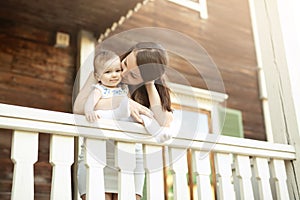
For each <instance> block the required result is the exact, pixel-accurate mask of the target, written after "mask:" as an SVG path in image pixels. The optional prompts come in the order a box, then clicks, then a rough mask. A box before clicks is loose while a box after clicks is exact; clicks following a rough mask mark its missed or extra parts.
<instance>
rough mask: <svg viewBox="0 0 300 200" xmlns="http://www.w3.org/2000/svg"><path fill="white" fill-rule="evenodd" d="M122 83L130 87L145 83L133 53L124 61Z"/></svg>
mask: <svg viewBox="0 0 300 200" xmlns="http://www.w3.org/2000/svg"><path fill="white" fill-rule="evenodd" d="M121 65H122V69H123V72H122V82H123V83H125V84H128V85H138V84H141V83H143V82H144V81H143V78H142V75H141V72H140V70H139V68H138V66H137V63H136V56H135V54H134V53H133V52H131V53H130V54H129V55H128V56H127V57H126V58H125V59H124V60H122V63H121Z"/></svg>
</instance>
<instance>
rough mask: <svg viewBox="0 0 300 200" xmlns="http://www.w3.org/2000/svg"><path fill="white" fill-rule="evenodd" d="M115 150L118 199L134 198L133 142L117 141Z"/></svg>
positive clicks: (134, 165)
mask: <svg viewBox="0 0 300 200" xmlns="http://www.w3.org/2000/svg"><path fill="white" fill-rule="evenodd" d="M115 152H116V166H117V167H119V168H120V171H119V185H118V191H119V200H128V199H135V184H134V169H135V167H136V160H135V144H134V143H124V142H117V144H116V151H115Z"/></svg>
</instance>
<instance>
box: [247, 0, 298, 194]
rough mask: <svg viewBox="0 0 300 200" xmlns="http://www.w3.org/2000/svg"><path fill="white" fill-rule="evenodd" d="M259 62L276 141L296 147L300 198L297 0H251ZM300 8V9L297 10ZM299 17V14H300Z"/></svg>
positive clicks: (294, 169) (293, 182)
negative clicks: (263, 76) (262, 72)
mask: <svg viewBox="0 0 300 200" xmlns="http://www.w3.org/2000/svg"><path fill="white" fill-rule="evenodd" d="M249 3H250V11H251V19H252V26H253V34H254V39H255V46H256V54H257V62H258V65H259V67H261V68H262V69H263V71H264V75H265V80H266V81H265V83H266V91H267V100H268V107H269V110H268V113H269V116H270V118H269V120H270V125H271V129H272V130H271V132H272V134H273V135H272V136H273V137H272V140H273V141H274V142H277V143H288V144H291V145H293V146H294V147H295V148H296V156H297V158H296V160H295V161H293V162H292V163H291V164H287V174H288V184H289V189H290V191H289V192H290V195H292V196H291V198H294V199H299V197H300V194H299V193H300V192H299V190H300V171H299V169H300V134H299V126H300V118H299V117H300V116H299V114H300V105H299V102H300V91H299V88H296V87H298V86H299V84H300V79H299V74H300V70H299V66H300V57H299V52H300V51H299V50H300V37H299V34H300V33H299V29H298V28H297V27H298V24H299V23H300V19H299V18H296V15H297V12H296V10H299V9H300V4H299V3H298V2H297V1H296V0H291V1H282V0H249ZM297 8H298V9H297ZM298 16H299V15H298Z"/></svg>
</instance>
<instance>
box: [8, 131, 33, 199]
mask: <svg viewBox="0 0 300 200" xmlns="http://www.w3.org/2000/svg"><path fill="white" fill-rule="evenodd" d="M38 135H39V134H38V133H35V132H27V131H14V133H13V137H12V147H11V159H12V161H13V163H14V175H13V185H12V194H11V199H12V200H19V199H28V200H30V199H32V200H33V199H34V173H33V164H34V163H35V162H36V161H37V158H38Z"/></svg>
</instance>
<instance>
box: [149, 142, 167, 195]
mask: <svg viewBox="0 0 300 200" xmlns="http://www.w3.org/2000/svg"><path fill="white" fill-rule="evenodd" d="M162 156H163V152H162V147H160V146H151V145H145V146H144V166H145V170H146V176H147V200H163V199H164V179H163V178H164V174H163V157H162Z"/></svg>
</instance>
